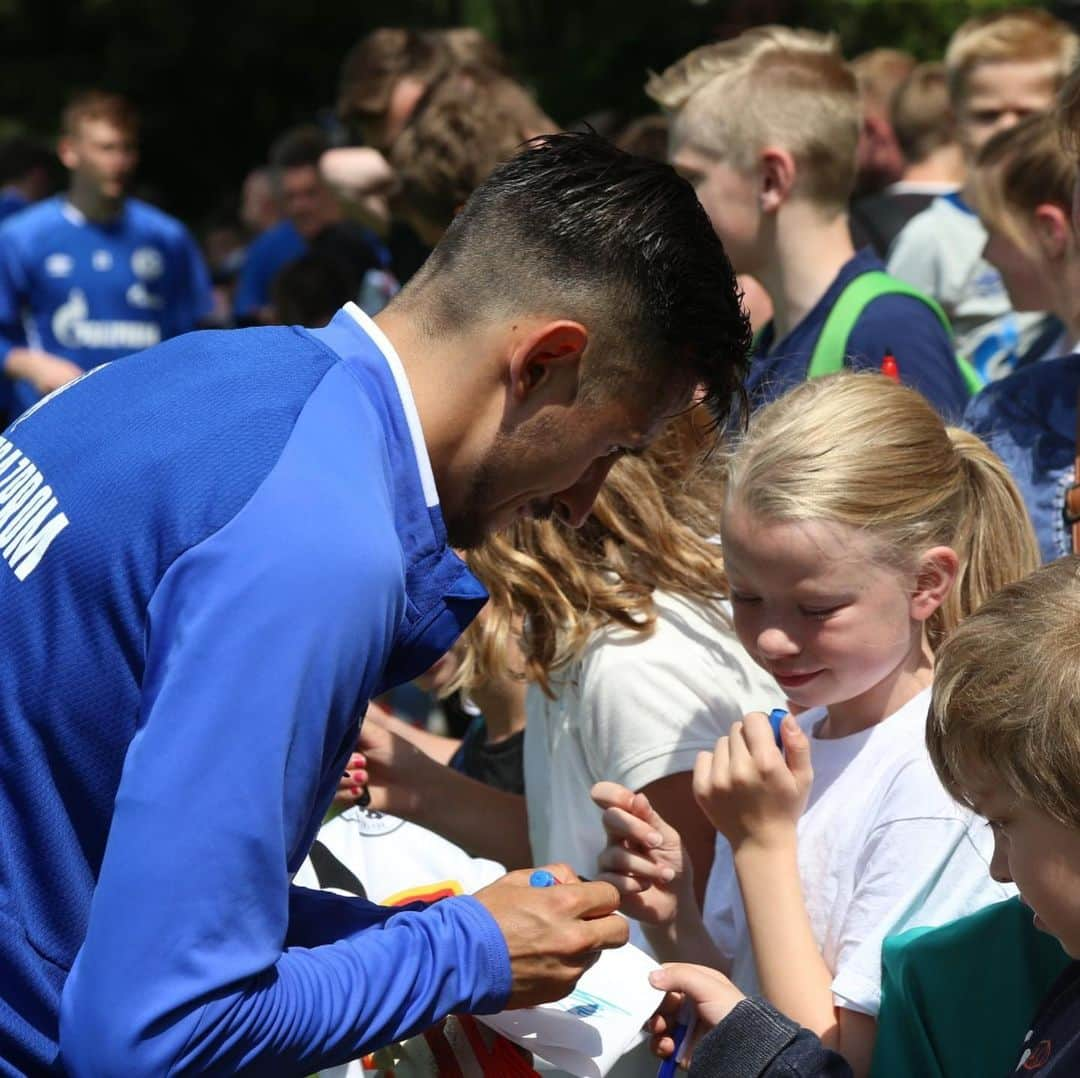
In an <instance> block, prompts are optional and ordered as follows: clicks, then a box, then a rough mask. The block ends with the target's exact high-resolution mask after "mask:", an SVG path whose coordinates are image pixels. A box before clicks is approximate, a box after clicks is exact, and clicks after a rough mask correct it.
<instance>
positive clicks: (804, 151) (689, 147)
mask: <svg viewBox="0 0 1080 1078" xmlns="http://www.w3.org/2000/svg"><path fill="white" fill-rule="evenodd" d="M688 90H689V92H687V91H688ZM649 92H650V93H651V94H652V96H653V97H654V98H655V99H656V100H658V101H659V102H660V103H661V104H667V103H670V104H671V107H673V108H675V110H676V111H675V115H674V120H673V127H672V135H671V160H672V163H673V164H674V165H675V167H676V169H678V170H679V172H681V173H682V174H683V175H684V176H685V177H686V178H687V179H689V180H690V182H691V183H692V184H693V185H694V187H695V189H696V190H697V192H698V197H699V198H700V199H701V202H702V205H703V206H704V207H705V209H706V211H707V212H708V214H709V218H710V220H711V221H712V223H713V227H714V228H715V229H716V232H717V234H718V235H719V236H720V238H721V240H722V241H723V243H724V246H725V248H726V249H727V251H728V254H729V256H730V257H731V260H732V263H733V265H734V266H735V269H736V271H737V272H739V273H746V274H750V275H751V276H753V277H755V278H757V280H759V281H760V282H761V284H762V285H763V286H764V288H765V290H766V291H767V292H768V293H769V296H770V297H771V299H772V302H773V308H774V317H773V320H772V322H771V323H770V324H769V325H767V326H766V327H765V329H764V330H763V332H762V333H761V334H759V337H758V340H757V341H756V343H755V348H754V362H753V366H752V368H751V371H750V377H749V379H748V381H747V390H748V392H749V395H750V404H751V407H753V408H756V407H760V406H761V405H762V404H765V403H767V402H768V401H770V400H773V399H774V398H776V397H778V396H780V395H781V394H783V393H784V392H786V391H787V390H788V389H791V388H793V387H794V386H795V385H797V384H798V383H799V382H801V381H803V380H804V379H805V378H806V377H807V373H808V369H809V366H810V360H811V356H812V355H813V352H814V348H815V345H816V344H817V342H818V338H819V336H820V335H821V332H822V329H823V327H824V325H825V322H826V319H827V317H828V315H829V313H830V312H831V310H832V309H833V308H834V307H835V305H836V303H837V301H838V298H839V296H840V294H841V293H842V292H843V291H844V289H845V288H846V287H847V286H848V285H849V284H850V283H851V282H852V281H854V280H855V279H856V278H859V277H861V276H863V275H865V274H866V273H868V272H870V271H881V270H883V269H884V267H883V266H882V264H881V262H880V261H879V260H878V258H877V257H876V256H875V255H874V254H873V253H872V252H871V251H870V250H866V251H862V252H859V253H858V254H856V252H855V250H854V248H853V247H852V244H851V238H850V233H849V229H848V219H847V203H848V197H849V195H850V193H851V188H852V185H853V183H854V179H855V164H856V147H857V143H858V135H859V101H858V94H857V92H856V87H855V79H854V76H853V75H852V73H851V71H850V70H849V69H848V67H847V66H846V65H845V64H844V61H843V59H842V57H841V56H840V55H839V53H838V51H837V49H836V44H835V41H834V39H833V38H831V37H825V36H823V35H820V34H816V33H813V32H810V31H801V30H789V29H786V28H784V27H776V26H772V27H759V28H757V29H754V30H749V31H747V32H745V33H743V34H741V35H740V36H739V37H738V38H735V39H734V40H733V41H725V42H721V43H719V44H716V45H709V46H705V47H704V48H703V49H699V50H696V51H695V52H694V53H691V54H690V55H689V56H688V57H685V58H684V59H683V60H680V61H678V62H677V63H676V64H674V65H672V67H671V68H669V69H668V70H667V71H666V72H664V73H663V74H662V75H660V76H659V77H658V78H656V79H653V80H652V81H651V82H650V84H649ZM840 349H841V351H842V354H841V355H837V356H835V357H834V359H835V361H836V367H837V368H839V366H841V365H846V366H849V367H853V368H856V369H859V368H867V367H869V368H873V369H881V368H882V366H883V364H885V362H886V357H887V356H891V357H892V359H891V361H890V362H891V364H892V365H893V368H894V369H895V373H896V374H897V375H898V377H899V379H900V381H902V382H905V383H906V384H908V385H910V386H913V387H914V388H916V389H918V390H920V391H921V392H922V393H923V394H924V395H925V396H926V397H927V398H928V399H929V400H930V402H931V403H932V404H934V406H935V407H936V408H937V409H938V410H939V411H940V412H942V414H944V415H946V416H948V417H958V416H959V415H960V413H961V412H962V411H963V407H964V403H965V402H966V400H967V397H968V390H967V387H966V386H965V383H964V379H963V377H962V375H961V374H960V371H959V369H958V367H957V363H956V358H955V355H954V352H953V347H952V342H951V340H950V337H949V333H948V330H947V329H946V328H945V326H943V325H942V323H941V321H940V319H939V317H938V316H937V314H936V313H935V312H934V311H933V310H932V309H931V308H930V306H928V304H927V303H926V302H925V301H924V300H923V299H921V298H918V297H916V296H911V295H897V294H885V295H880V296H878V297H877V298H874V299H872V300H871V301H870V302H869V303H868V304H867V305H866V306H865V307H863V308H862V310H861V313H860V314H859V316H858V317H857V319H856V321H855V323H854V325H853V327H852V329H851V331H850V333H849V334H848V335H847V338H846V343H843V344H841V346H840ZM886 369H890V368H889V367H888V366H887V367H886Z"/></svg>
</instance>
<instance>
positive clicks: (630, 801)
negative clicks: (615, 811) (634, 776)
mask: <svg viewBox="0 0 1080 1078" xmlns="http://www.w3.org/2000/svg"><path fill="white" fill-rule="evenodd" d="M589 796H590V797H591V798H592V799H593V801H595V802H596V804H598V805H599V806H600V807H601V808H602V809H606V808H621V809H625V810H626V811H627V812H630V811H631V810H632V809H633V805H634V791H633V790H630V789H628V788H627V787H625V786H623V785H622V784H621V783H618V782H607V781H604V782H598V783H596V784H595V785H594V786H593V788H592V789H591V790H590V791H589Z"/></svg>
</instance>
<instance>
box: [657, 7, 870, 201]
mask: <svg viewBox="0 0 1080 1078" xmlns="http://www.w3.org/2000/svg"><path fill="white" fill-rule="evenodd" d="M676 67H678V65H676ZM703 69H707V70H710V71H712V73H713V77H712V78H711V79H710V80H709V81H707V82H704V83H703V84H701V85H699V86H698V88H697V89H696V90H695V91H694V92H693V93H692V94H690V95H689V97H687V98H686V99H685V101H684V102H683V104H682V105H681V106H679V108H678V110H677V112H676V113H675V117H674V123H673V125H672V131H671V146H672V150H673V151H677V150H678V148H680V147H683V146H687V147H690V148H692V149H694V150H697V151H698V152H700V153H702V154H705V155H706V156H708V157H712V158H714V159H716V160H722V161H724V162H725V163H727V164H729V165H730V166H731V167H732V168H735V169H737V170H739V171H742V172H750V171H752V170H753V169H755V168H756V165H757V158H758V154H759V153H760V152H761V150H763V149H764V148H765V147H766V146H779V147H782V148H783V149H785V150H787V151H788V152H789V153H790V154H791V155H792V157H793V158H794V159H795V163H796V165H797V168H798V175H797V178H796V191H797V192H798V193H799V194H801V195H802V196H804V197H805V198H807V199H809V200H811V201H813V202H815V203H818V204H820V205H822V206H825V207H828V208H834V209H837V210H839V209H841V208H842V207H843V206H844V205H845V204H846V202H847V199H848V196H849V195H850V194H851V188H852V185H853V184H854V182H855V164H856V161H855V151H856V146H857V144H858V139H859V124H860V112H859V96H858V91H857V90H856V87H855V76H854V75H853V74H852V71H851V68H850V67H849V66H848V65H847V64H845V63H844V58H843V57H842V56H841V55H840V50H839V46H838V44H837V40H836V38H835V37H833V36H831V35H825V34H818V33H814V32H813V31H810V30H792V29H789V28H787V27H784V26H761V27H756V28H755V29H753V30H747V31H746V32H745V33H742V34H740V35H739V36H738V37H737V38H734V39H733V40H731V41H725V42H722V43H720V44H719V45H717V46H715V47H714V48H712V49H711V50H710V51H709V53H708V54H707V55H705V56H704V57H703V58H702V62H701V64H700V65H696V67H695V74H696V75H697V76H698V77H700V73H701V71H702V70H703ZM666 81H668V75H667V73H665V74H664V75H660V76H658V78H657V80H656V85H657V86H658V87H659V92H655V93H654V96H656V97H657V99H658V100H664V99H667V100H677V99H678V96H679V95H678V94H677V93H674V92H673V93H665V92H664V90H665V83H666ZM670 81H672V82H678V81H679V80H678V79H676V78H675V77H674V76H673V77H672V78H671V80H670ZM650 88H653V84H650Z"/></svg>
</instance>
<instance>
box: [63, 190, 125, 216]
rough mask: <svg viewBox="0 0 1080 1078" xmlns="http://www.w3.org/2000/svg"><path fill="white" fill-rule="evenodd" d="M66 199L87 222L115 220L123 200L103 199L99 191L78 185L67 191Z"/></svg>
mask: <svg viewBox="0 0 1080 1078" xmlns="http://www.w3.org/2000/svg"><path fill="white" fill-rule="evenodd" d="M67 199H68V202H70V203H71V204H72V206H74V207H75V209H77V210H78V211H79V213H81V214H82V215H83V217H85V218H86V219H87V220H88V221H112V220H115V218H117V217H119V216H120V212H121V210H122V209H123V208H124V200H123V198H105V197H104V196H103V195H102V194H101V193H100V192H99V191H97V190H88V189H86V188H83V187H80V186H79V185H78V184H73V185H72V186H71V188H70V189H69V190H68V193H67Z"/></svg>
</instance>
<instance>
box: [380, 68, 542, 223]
mask: <svg viewBox="0 0 1080 1078" xmlns="http://www.w3.org/2000/svg"><path fill="white" fill-rule="evenodd" d="M555 130H556V124H555V122H554V121H553V120H552V119H551V118H550V117H548V116H547V115H545V114H544V112H543V110H542V109H541V108H540V106H539V105H537V103H536V102H535V101H534V100H533V99H532V97H531V95H530V94H529V92H528V91H527V90H526V89H525V88H524V87H523V86H521V85H520V84H519V83H516V82H514V81H513V79H509V78H507V77H506V76H504V75H500V74H497V73H495V72H493V71H491V70H488V69H485V68H472V67H463V68H458V69H456V70H454V71H452V72H450V73H448V74H447V75H445V76H444V77H443V78H442V79H440V80H439V82H438V83H436V84H435V85H434V86H433V87H432V88H431V90H430V92H429V93H428V95H427V97H426V98H425V99H424V102H423V103H422V105H421V106H420V107H419V108H418V109H417V110H416V113H415V114H414V116H413V118H412V120H411V122H410V123H409V126H408V127H407V128H406V129H405V130H404V131H403V132H402V133H401V135H400V136H399V138H398V139H397V140H396V141H395V143H394V146H393V148H392V150H391V151H390V163H391V165H393V167H394V171H395V172H396V173H397V176H398V180H399V182H400V184H401V192H400V198H401V200H402V202H403V203H406V204H407V205H408V206H409V208H410V209H411V210H412V211H413V212H414V213H417V214H419V215H420V216H422V217H423V218H424V219H426V220H427V221H429V222H431V224H432V225H433V226H436V227H437V228H440V229H445V228H446V227H447V226H448V225H449V224H450V222H451V221H452V220H453V219H454V214H455V213H456V212H457V211H458V210H459V209H460V208H461V207H462V206H463V205H464V204H465V202H466V200H467V199H468V197H469V195H471V194H472V192H473V191H474V190H475V189H476V187H477V186H479V185H480V184H481V183H482V182H483V181H484V180H485V179H486V178H487V177H488V175H489V174H490V173H491V170H492V169H493V168H494V167H495V166H496V165H497V164H498V163H499V162H500V161H505V160H506V159H507V158H509V157H512V156H513V155H514V153H515V152H516V151H517V150H518V148H519V147H520V146H521V144H522V143H523V142H525V141H526V140H527V139H530V138H533V137H534V136H536V135H541V134H547V133H549V132H552V131H555Z"/></svg>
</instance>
